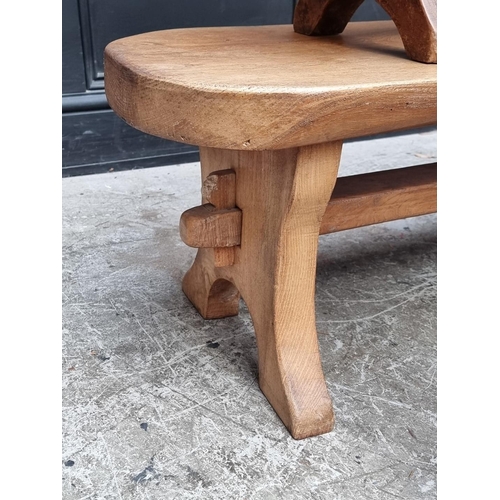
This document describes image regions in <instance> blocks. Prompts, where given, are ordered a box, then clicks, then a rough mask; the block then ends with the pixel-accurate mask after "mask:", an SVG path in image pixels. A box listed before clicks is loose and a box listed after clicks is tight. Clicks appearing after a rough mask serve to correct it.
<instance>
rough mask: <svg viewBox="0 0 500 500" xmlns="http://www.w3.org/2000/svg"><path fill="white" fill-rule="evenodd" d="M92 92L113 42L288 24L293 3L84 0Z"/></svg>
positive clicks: (82, 8) (100, 84)
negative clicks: (162, 33) (165, 32)
mask: <svg viewBox="0 0 500 500" xmlns="http://www.w3.org/2000/svg"><path fill="white" fill-rule="evenodd" d="M80 13H81V20H82V29H83V33H84V46H85V63H86V68H87V74H88V75H89V76H90V78H89V80H88V84H89V88H103V87H104V84H103V77H104V68H103V52H104V48H105V47H106V45H107V44H108V43H109V42H112V41H113V40H116V39H118V38H123V37H126V36H130V35H135V34H138V33H145V32H148V31H156V30H162V29H171V28H187V27H203V26H234V25H238V26H243V25H261V24H285V23H289V22H290V20H291V19H292V16H293V2H292V1H291V0H252V1H245V2H242V1H235V0H226V1H221V0H169V1H166V0H141V1H137V0H80Z"/></svg>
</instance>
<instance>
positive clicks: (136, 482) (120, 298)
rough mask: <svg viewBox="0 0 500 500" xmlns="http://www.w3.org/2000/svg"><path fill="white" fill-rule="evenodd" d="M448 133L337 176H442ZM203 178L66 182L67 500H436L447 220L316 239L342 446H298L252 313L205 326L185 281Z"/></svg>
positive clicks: (364, 154)
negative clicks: (260, 362) (408, 172)
mask: <svg viewBox="0 0 500 500" xmlns="http://www.w3.org/2000/svg"><path fill="white" fill-rule="evenodd" d="M435 156H436V133H435V132H427V133H423V134H412V135H407V136H401V137H396V138H386V139H377V140H372V141H362V142H356V143H349V144H346V145H345V146H344V154H343V159H342V167H341V175H348V174H353V173H359V172H364V171H368V170H379V169H384V168H387V167H399V166H405V165H411V164H416V163H427V162H430V161H435V160H434V157H435ZM199 182H200V178H199V166H198V165H197V164H189V165H181V166H170V167H162V168H154V169H148V170H137V171H128V172H121V173H108V174H102V175H95V176H86V177H76V178H67V179H63V242H64V249H63V292H64V295H63V368H62V373H63V457H62V474H63V498H64V499H65V500H77V499H78V500H83V499H95V500H97V499H99V500H100V499H123V500H126V499H151V500H153V499H154V500H156V499H162V500H165V499H196V498H200V499H242V500H243V499H245V500H247V499H248V500H249V499H255V500H257V499H259V500H267V499H269V500H270V499H273V500H274V499H290V500H291V499H297V500H299V499H300V500H302V499H325V500H326V499H328V500H335V499H342V500H351V499H352V500H360V499H375V500H376V499H393V498H402V499H433V498H436V352H435V350H436V217H435V216H434V215H429V216H424V217H418V218H413V219H407V220H401V221H395V222H390V223H386V224H381V225H378V226H371V227H367V228H362V229H356V230H350V231H346V232H343V233H338V234H332V235H327V236H322V237H321V238H320V245H319V254H318V272H317V295H316V304H317V310H316V316H317V326H318V332H319V342H320V349H321V356H322V361H323V368H324V372H325V377H326V381H327V385H328V389H329V391H330V394H331V395H332V398H333V402H334V409H335V412H336V424H335V429H334V431H333V432H331V433H329V434H327V435H323V436H319V437H315V438H309V439H306V440H302V441H295V440H293V439H292V438H291V437H290V436H289V434H288V432H287V430H286V429H285V428H284V426H283V425H282V423H281V421H280V420H279V418H278V417H277V416H276V414H275V413H274V411H273V409H272V408H271V407H270V405H269V403H268V402H267V400H266V399H265V397H264V396H263V395H262V394H261V392H260V390H259V388H258V384H257V353H256V344H255V337H254V333H253V328H252V324H251V320H250V317H249V315H248V311H247V309H246V308H245V306H244V304H243V303H242V307H241V312H240V315H239V316H238V317H234V318H227V319H223V320H212V321H204V320H203V319H202V318H201V317H200V316H199V315H198V314H197V312H196V311H195V309H194V308H193V307H192V306H191V304H190V303H189V302H188V300H187V299H186V298H185V297H184V295H183V294H182V291H181V278H182V276H183V274H184V273H185V271H186V270H187V269H188V268H189V265H190V263H191V262H192V260H193V258H194V254H195V250H193V249H191V248H187V247H186V246H185V245H184V244H183V243H182V242H181V241H180V238H179V233H178V221H179V217H180V214H181V213H182V212H183V211H184V210H186V209H187V208H190V207H192V206H194V205H197V204H199V193H200V184H199Z"/></svg>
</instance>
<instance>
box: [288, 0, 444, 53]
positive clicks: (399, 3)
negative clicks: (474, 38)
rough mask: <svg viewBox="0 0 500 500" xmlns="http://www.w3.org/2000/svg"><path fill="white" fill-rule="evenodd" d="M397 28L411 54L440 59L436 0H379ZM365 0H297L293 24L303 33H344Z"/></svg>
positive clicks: (407, 50) (297, 30) (323, 34)
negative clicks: (438, 54) (438, 55)
mask: <svg viewBox="0 0 500 500" xmlns="http://www.w3.org/2000/svg"><path fill="white" fill-rule="evenodd" d="M377 2H378V3H379V4H380V5H381V6H382V8H383V9H384V10H385V11H386V12H387V13H388V14H389V16H390V17H391V19H392V20H393V21H394V24H395V25H396V27H397V28H398V31H399V34H400V36H401V38H402V41H403V44H404V47H405V50H406V53H407V54H408V57H410V58H411V59H413V60H415V61H420V62H425V63H436V62H437V0H377ZM362 3H363V0H298V2H297V5H296V7H295V12H294V16H293V28H294V30H295V31H296V32H297V33H301V34H304V35H322V36H325V35H337V34H339V33H342V32H343V31H344V29H345V27H346V25H347V23H348V22H349V20H350V19H351V17H352V16H353V14H354V12H355V11H356V10H357V8H358V7H359V6H360V5H361V4H362Z"/></svg>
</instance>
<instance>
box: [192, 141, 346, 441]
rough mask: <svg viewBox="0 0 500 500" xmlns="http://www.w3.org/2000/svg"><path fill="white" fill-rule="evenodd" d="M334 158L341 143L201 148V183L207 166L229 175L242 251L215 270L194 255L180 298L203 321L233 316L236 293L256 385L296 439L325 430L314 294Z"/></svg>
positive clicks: (208, 253) (327, 419)
mask: <svg viewBox="0 0 500 500" xmlns="http://www.w3.org/2000/svg"><path fill="white" fill-rule="evenodd" d="M340 152H341V143H340V142H332V143H324V144H319V145H315V146H305V147H302V148H293V149H285V150H279V151H256V152H251V151H234V152H233V151H228V150H218V149H210V148H201V149H200V156H201V162H202V171H203V173H204V174H205V175H207V174H208V173H210V171H211V170H213V168H214V167H215V168H232V169H234V170H235V172H236V205H237V207H238V208H240V209H241V210H242V213H243V214H244V216H243V221H242V222H243V223H242V233H241V246H240V247H237V248H236V259H235V263H234V265H233V266H231V267H225V268H216V267H215V265H214V264H213V253H212V250H211V249H200V250H199V251H198V255H197V257H196V260H195V262H194V264H193V267H192V268H191V269H190V270H189V272H188V273H187V274H186V276H185V278H184V281H183V290H184V292H185V293H186V295H187V296H188V297H189V299H190V300H191V302H193V304H194V305H195V306H196V307H197V309H198V310H199V311H200V312H201V314H202V315H203V316H204V317H209V318H211V317H221V315H222V314H223V312H224V307H225V305H226V306H227V311H228V313H230V314H232V313H234V311H235V308H237V305H236V301H237V291H236V290H239V291H240V292H241V294H242V296H243V298H244V300H245V302H246V304H247V306H248V309H249V311H250V314H251V316H252V320H253V323H254V327H255V333H256V337H257V347H258V352H259V385H260V387H261V389H262V392H263V393H264V394H265V395H266V397H267V398H268V400H269V401H270V403H271V404H272V405H273V407H274V409H275V410H276V412H277V413H278V415H279V416H280V418H281V419H282V420H283V422H284V424H285V425H286V426H287V428H288V429H289V431H290V433H291V434H292V436H293V437H294V438H296V439H301V438H305V437H308V436H312V435H316V434H322V433H324V432H328V431H329V430H331V428H332V425H333V410H332V404H331V400H330V396H329V395H328V392H327V389H326V385H325V381H324V377H323V372H322V368H321V361H320V357H319V350H318V342H317V334H316V326H315V312H314V311H315V309H314V288H315V278H316V252H317V245H318V234H319V228H320V223H321V219H322V217H323V214H324V211H325V208H326V206H327V203H328V200H329V199H330V195H331V193H332V190H333V186H334V184H335V179H336V177H337V169H338V164H339V159H340ZM214 287H215V291H214ZM221 290H222V291H221ZM214 297H217V299H218V300H214ZM215 307H217V309H216V310H215V309H214V308H215Z"/></svg>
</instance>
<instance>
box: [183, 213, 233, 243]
mask: <svg viewBox="0 0 500 500" xmlns="http://www.w3.org/2000/svg"><path fill="white" fill-rule="evenodd" d="M179 229H180V235H181V239H182V241H183V242H184V243H185V244H186V245H188V246H190V247H193V248H223V247H234V246H236V245H239V244H240V241H241V210H239V209H238V208H226V209H220V210H219V209H217V208H215V207H214V206H213V205H211V204H210V203H207V204H205V205H200V206H199V207H194V208H191V209H189V210H186V211H185V212H184V213H183V214H182V215H181V221H180V224H179Z"/></svg>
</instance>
